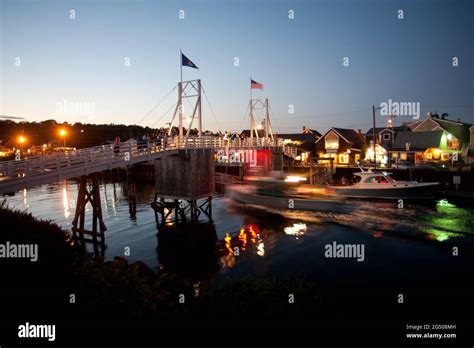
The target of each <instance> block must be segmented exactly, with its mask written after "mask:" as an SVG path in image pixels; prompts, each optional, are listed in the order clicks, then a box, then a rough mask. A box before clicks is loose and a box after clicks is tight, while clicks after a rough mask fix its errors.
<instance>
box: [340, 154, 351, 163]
mask: <svg viewBox="0 0 474 348" xmlns="http://www.w3.org/2000/svg"><path fill="white" fill-rule="evenodd" d="M339 163H341V164H349V154H348V153H341V154H339Z"/></svg>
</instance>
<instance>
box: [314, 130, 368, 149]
mask: <svg viewBox="0 0 474 348" xmlns="http://www.w3.org/2000/svg"><path fill="white" fill-rule="evenodd" d="M330 131H334V132H336V133H337V134H339V135H340V136H341V137H342V138H343V140H345V141H346V142H349V143H352V146H353V147H354V148H359V149H361V148H363V147H364V146H365V137H364V135H363V134H360V133H359V132H356V131H355V130H353V129H346V128H335V127H333V128H331V129H329V130H328V131H327V132H326V133H325V134H324V136H322V137H320V138H319V139H318V140H316V142H317V141H319V140H320V139H323V138H324V137H325V136H326V135H327V134H328V133H329V132H330Z"/></svg>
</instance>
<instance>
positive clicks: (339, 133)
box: [316, 127, 366, 165]
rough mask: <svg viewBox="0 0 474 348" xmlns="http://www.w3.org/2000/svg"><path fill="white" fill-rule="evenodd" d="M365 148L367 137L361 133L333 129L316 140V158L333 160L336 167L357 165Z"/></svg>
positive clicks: (351, 130)
mask: <svg viewBox="0 0 474 348" xmlns="http://www.w3.org/2000/svg"><path fill="white" fill-rule="evenodd" d="M365 147H366V146H365V137H364V135H363V134H362V133H361V132H360V131H359V132H356V131H355V130H353V129H345V128H335V127H333V128H331V129H329V130H328V131H327V132H326V133H325V134H324V135H323V136H321V137H320V138H319V139H318V140H316V157H318V158H320V159H330V158H332V159H333V161H334V164H335V165H355V164H357V162H358V161H359V160H360V159H361V156H363V154H364V151H365Z"/></svg>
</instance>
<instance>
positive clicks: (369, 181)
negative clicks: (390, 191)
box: [354, 172, 396, 185]
mask: <svg viewBox="0 0 474 348" xmlns="http://www.w3.org/2000/svg"><path fill="white" fill-rule="evenodd" d="M354 175H355V176H357V177H358V178H360V181H359V182H358V184H359V185H377V184H395V183H396V180H394V179H393V178H392V177H390V173H386V172H361V173H354Z"/></svg>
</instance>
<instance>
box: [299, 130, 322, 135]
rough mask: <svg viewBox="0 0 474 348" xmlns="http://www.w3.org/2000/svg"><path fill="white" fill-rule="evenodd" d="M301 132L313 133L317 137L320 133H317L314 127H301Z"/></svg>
mask: <svg viewBox="0 0 474 348" xmlns="http://www.w3.org/2000/svg"><path fill="white" fill-rule="evenodd" d="M301 133H302V134H311V133H312V134H313V135H316V136H318V137H320V136H321V135H322V134H321V133H319V132H318V131H317V130H316V129H308V128H305V129H303V132H301Z"/></svg>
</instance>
